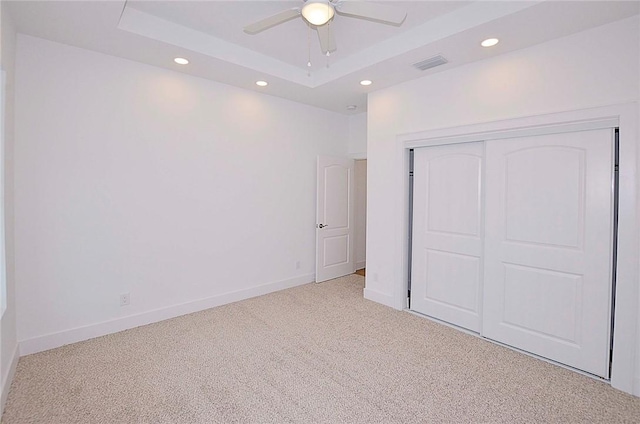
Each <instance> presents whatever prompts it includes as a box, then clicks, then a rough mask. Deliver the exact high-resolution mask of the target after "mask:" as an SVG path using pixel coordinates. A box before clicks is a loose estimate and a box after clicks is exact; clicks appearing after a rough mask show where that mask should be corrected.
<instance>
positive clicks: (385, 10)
mask: <svg viewBox="0 0 640 424" xmlns="http://www.w3.org/2000/svg"><path fill="white" fill-rule="evenodd" d="M335 8H336V11H337V12H338V13H339V14H341V15H349V16H352V17H354V18H364V19H370V20H373V21H378V22H382V23H385V24H392V25H400V24H402V23H403V22H404V19H405V18H406V17H407V12H405V11H404V10H402V9H399V8H397V7H394V6H387V5H386V4H378V3H371V2H368V1H367V2H365V1H341V2H339V3H338V4H336V6H335Z"/></svg>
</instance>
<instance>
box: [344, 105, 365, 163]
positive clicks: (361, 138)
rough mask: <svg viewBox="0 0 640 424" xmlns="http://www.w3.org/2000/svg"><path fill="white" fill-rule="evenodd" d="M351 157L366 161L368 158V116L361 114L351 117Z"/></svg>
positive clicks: (349, 150) (349, 146)
mask: <svg viewBox="0 0 640 424" xmlns="http://www.w3.org/2000/svg"><path fill="white" fill-rule="evenodd" d="M348 153H349V157H351V158H355V159H365V158H366V157H367V114H366V113H359V114H357V115H351V116H350V117H349V145H348Z"/></svg>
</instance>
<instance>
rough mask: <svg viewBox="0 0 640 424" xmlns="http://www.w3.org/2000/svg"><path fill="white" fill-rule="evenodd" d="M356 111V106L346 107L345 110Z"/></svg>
mask: <svg viewBox="0 0 640 424" xmlns="http://www.w3.org/2000/svg"><path fill="white" fill-rule="evenodd" d="M356 109H358V106H356V105H349V106H347V110H356Z"/></svg>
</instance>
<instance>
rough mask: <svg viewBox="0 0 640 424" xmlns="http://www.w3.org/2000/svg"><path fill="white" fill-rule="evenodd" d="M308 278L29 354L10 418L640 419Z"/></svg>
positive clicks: (533, 367)
mask: <svg viewBox="0 0 640 424" xmlns="http://www.w3.org/2000/svg"><path fill="white" fill-rule="evenodd" d="M363 286H364V278H363V277H361V276H358V275H351V276H347V277H343V278H339V279H336V280H332V281H328V282H325V283H321V284H308V285H304V286H300V287H295V288H292V289H288V290H283V291H280V292H276V293H271V294H268V295H265V296H260V297H257V298H253V299H249V300H245V301H242V302H237V303H233V304H229V305H225V306H221V307H217V308H213V309H209V310H206V311H202V312H198V313H194V314H190V315H186V316H182V317H178V318H174V319H171V320H167V321H163V322H159V323H156V324H151V325H147V326H144V327H138V328H135V329H132V330H128V331H124V332H121V333H117V334H112V335H108V336H104V337H100V338H96V339H92V340H89V341H86V342H82V343H76V344H73V345H68V346H64V347H61V348H58V349H53V350H49V351H46V352H42V353H38V354H34V355H29V356H25V357H22V358H20V361H19V363H18V369H17V372H16V376H15V379H14V381H13V383H12V385H11V390H10V393H9V398H8V401H7V405H6V408H5V412H4V415H3V417H2V423H4V424H14V423H21V424H22V423H47V424H58V423H60V424H74V423H87V424H88V423H110V424H111V423H174V424H177V423H639V422H640V399H638V398H635V397H633V396H630V395H627V394H624V393H622V392H620V391H617V390H614V389H612V388H611V387H610V386H609V385H607V384H605V383H604V382H601V381H597V380H594V379H591V378H588V377H585V376H583V375H580V374H578V373H575V372H572V371H568V370H566V369H563V368H560V367H557V366H554V365H551V364H549V363H546V362H543V361H540V360H537V359H534V358H531V357H529V356H526V355H523V354H520V353H518V352H515V351H512V350H510V349H507V348H504V347H501V346H497V345H495V344H492V343H489V342H487V341H484V340H481V339H480V338H477V337H474V336H470V335H468V334H464V333H462V332H460V331H456V330H454V329H451V328H449V327H446V326H443V325H440V324H437V323H434V322H431V321H429V320H427V319H423V318H420V317H417V316H414V315H411V314H409V313H406V312H399V311H395V310H393V309H390V308H387V307H384V306H382V305H379V304H376V303H374V302H370V301H367V300H365V299H364V298H363V297H362V289H363Z"/></svg>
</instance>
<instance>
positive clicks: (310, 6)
mask: <svg viewBox="0 0 640 424" xmlns="http://www.w3.org/2000/svg"><path fill="white" fill-rule="evenodd" d="M301 13H302V16H303V17H304V18H305V19H306V20H307V22H309V23H310V24H311V25H315V26H320V25H324V24H326V23H327V22H329V21H330V20H331V18H333V15H335V10H334V9H333V5H332V4H331V3H330V2H329V0H308V1H307V2H306V3H305V4H304V6H303V7H302V11H301Z"/></svg>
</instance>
